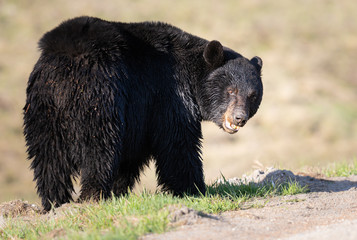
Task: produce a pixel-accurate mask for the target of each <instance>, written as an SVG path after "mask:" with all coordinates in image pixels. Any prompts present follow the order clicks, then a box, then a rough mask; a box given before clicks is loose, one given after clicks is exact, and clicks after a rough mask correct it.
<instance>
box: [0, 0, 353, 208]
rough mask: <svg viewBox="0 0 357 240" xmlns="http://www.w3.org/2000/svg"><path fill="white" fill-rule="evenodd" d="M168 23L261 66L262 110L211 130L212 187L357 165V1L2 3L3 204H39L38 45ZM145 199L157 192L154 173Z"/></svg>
mask: <svg viewBox="0 0 357 240" xmlns="http://www.w3.org/2000/svg"><path fill="white" fill-rule="evenodd" d="M80 15H91V16H96V17H100V18H104V19H106V20H111V21H123V22H137V21H148V20H150V21H164V22H168V23H171V24H173V25H175V26H178V27H180V28H182V29H184V30H185V31H187V32H189V33H192V34H194V35H198V36H200V37H203V38H206V39H208V40H213V39H217V40H219V41H220V42H221V43H222V44H223V45H225V46H227V47H230V48H232V49H234V50H236V51H237V52H239V53H241V54H242V55H244V56H245V57H248V58H251V57H253V56H255V55H258V56H260V57H261V58H262V59H263V62H264V66H263V84H264V96H263V102H262V105H261V107H260V109H259V111H258V113H257V114H256V116H255V117H254V118H253V119H251V120H250V121H249V122H248V124H247V125H246V126H245V127H244V128H242V129H240V131H239V132H238V133H237V134H235V135H229V134H226V133H224V132H223V131H222V130H220V129H218V128H217V127H216V126H215V125H214V124H211V123H204V124H203V131H204V132H203V135H204V141H203V159H204V170H205V176H206V181H207V182H208V183H210V182H212V181H214V180H215V179H217V178H219V177H220V175H221V174H223V175H224V176H225V177H234V176H238V177H239V176H241V175H242V174H243V173H247V172H249V171H252V169H253V166H254V165H257V164H256V163H257V162H258V163H259V164H258V165H263V166H275V167H280V168H287V169H290V170H293V171H303V170H304V169H307V168H317V169H318V168H320V167H324V166H327V165H328V164H330V163H333V162H340V161H344V162H349V161H353V160H356V156H357V150H356V149H357V71H356V66H357V4H356V3H355V1H354V0H343V1H332V0H331V1H328V0H315V1H310V0H299V1H285V0H271V1H270V0H249V1H237V0H227V1H224V0H219V1H218V0H217V1H213V0H211V1H207V0H200V1H195V0H182V1H174V0H165V1H164V0H143V1H141V0H134V1H133V0H120V1H117V0H111V1H109V0H101V1H97V0H89V1H88V0H76V1H72V0H52V1H46V0H33V1H28V0H0V202H2V201H8V200H12V199H15V198H16V199H17V198H21V199H25V200H29V201H35V202H36V201H38V198H37V197H36V192H35V184H34V183H33V182H32V172H31V171H30V170H29V161H27V160H26V150H25V143H24V138H23V135H22V107H23V106H24V103H25V97H26V96H25V89H26V84H27V79H28V76H29V74H30V72H31V71H32V67H33V65H34V64H35V62H36V61H37V59H38V57H39V51H38V48H37V42H38V40H39V39H40V38H41V36H42V35H43V34H44V33H45V32H46V31H49V30H51V29H52V28H54V27H56V26H57V25H58V24H59V23H61V22H62V21H63V20H66V19H68V18H73V17H76V16H80ZM142 179H143V180H142V184H141V185H140V186H139V187H137V189H139V190H140V189H142V188H144V187H145V188H149V189H155V177H154V173H153V167H151V170H147V171H146V173H145V176H143V178H142Z"/></svg>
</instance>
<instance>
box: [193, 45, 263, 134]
mask: <svg viewBox="0 0 357 240" xmlns="http://www.w3.org/2000/svg"><path fill="white" fill-rule="evenodd" d="M203 58H204V61H205V64H206V65H207V68H208V69H209V73H208V75H207V78H206V79H204V81H203V83H202V86H201V89H200V90H199V92H200V93H201V94H200V108H201V112H202V116H203V119H204V120H210V121H213V122H214V123H216V124H217V125H218V126H219V127H221V128H223V129H224V130H225V131H226V132H228V133H231V134H233V133H236V132H237V131H238V130H239V128H240V127H243V126H244V125H245V124H246V123H247V121H248V120H249V119H250V118H251V117H253V116H254V114H255V113H256V112H257V110H258V108H259V105H260V102H261V100H262V96H263V84H262V81H261V69H262V65H263V62H262V60H261V59H260V58H259V57H253V58H252V59H250V60H248V59H246V58H244V57H243V56H241V55H240V54H238V53H236V52H234V51H233V50H230V49H228V48H225V47H223V46H222V45H221V44H220V43H219V42H218V41H211V42H209V43H208V44H207V45H206V46H205V49H204V52H203Z"/></svg>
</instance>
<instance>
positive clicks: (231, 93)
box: [227, 88, 238, 96]
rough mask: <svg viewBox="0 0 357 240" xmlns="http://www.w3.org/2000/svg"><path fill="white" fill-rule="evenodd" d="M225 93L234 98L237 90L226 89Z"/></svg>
mask: <svg viewBox="0 0 357 240" xmlns="http://www.w3.org/2000/svg"><path fill="white" fill-rule="evenodd" d="M227 92H228V94H229V95H232V96H234V95H237V94H238V89H236V88H228V89H227Z"/></svg>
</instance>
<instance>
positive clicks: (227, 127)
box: [223, 119, 240, 134]
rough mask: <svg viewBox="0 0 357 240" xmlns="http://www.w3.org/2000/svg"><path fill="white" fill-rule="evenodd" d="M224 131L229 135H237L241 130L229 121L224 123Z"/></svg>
mask: <svg viewBox="0 0 357 240" xmlns="http://www.w3.org/2000/svg"><path fill="white" fill-rule="evenodd" d="M223 129H224V130H225V131H226V132H228V133H231V134H233V133H236V132H238V130H239V129H240V126H238V125H235V124H234V123H231V122H229V121H228V120H227V119H226V120H225V121H224V124H223Z"/></svg>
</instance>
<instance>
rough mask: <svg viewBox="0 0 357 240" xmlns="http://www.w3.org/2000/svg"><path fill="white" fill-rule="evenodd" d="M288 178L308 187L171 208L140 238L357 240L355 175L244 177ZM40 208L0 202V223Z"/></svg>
mask: <svg viewBox="0 0 357 240" xmlns="http://www.w3.org/2000/svg"><path fill="white" fill-rule="evenodd" d="M292 178H293V179H295V180H296V181H298V182H299V183H300V184H301V185H308V187H309V189H310V192H308V193H304V194H298V195H294V196H278V197H272V198H268V199H266V198H265V199H257V200H255V201H253V202H248V203H246V204H245V205H244V206H243V208H242V209H241V210H238V211H231V212H225V213H222V214H220V215H209V214H204V213H201V212H197V211H195V210H192V209H189V208H181V209H173V210H172V213H171V214H170V220H171V223H170V224H172V225H173V226H174V227H175V230H173V231H171V232H167V233H164V234H151V235H146V236H143V237H142V238H141V240H152V239H158V240H161V239H162V240H178V239H185V240H190V239H205V240H206V239H225V240H226V239H291V240H300V239H319V240H320V239H327V240H330V239H331V240H332V239H347V240H349V239H351V240H352V239H357V176H351V177H338V178H325V177H323V176H319V175H315V176H313V175H311V174H310V175H306V174H296V175H295V174H293V173H292V172H290V171H286V170H274V169H271V170H269V171H265V172H264V171H260V170H257V171H256V172H254V173H253V174H252V175H250V176H247V177H246V178H245V180H246V181H256V182H261V181H274V182H282V181H285V180H287V179H292ZM242 179H243V180H244V178H242ZM242 179H230V181H233V182H234V181H238V180H240V181H241V180H242ZM243 182H244V181H243ZM39 211H41V209H40V208H39V207H38V206H36V205H34V204H28V203H27V202H24V201H21V200H15V201H12V202H9V203H5V204H0V227H1V225H3V224H4V221H5V219H6V216H7V215H9V214H11V215H12V216H14V215H15V216H16V215H18V216H31V215H33V214H35V213H37V212H39Z"/></svg>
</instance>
